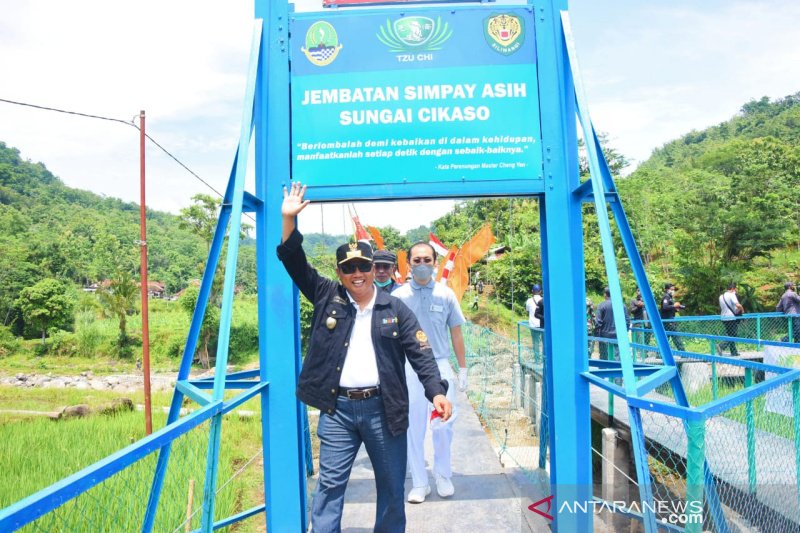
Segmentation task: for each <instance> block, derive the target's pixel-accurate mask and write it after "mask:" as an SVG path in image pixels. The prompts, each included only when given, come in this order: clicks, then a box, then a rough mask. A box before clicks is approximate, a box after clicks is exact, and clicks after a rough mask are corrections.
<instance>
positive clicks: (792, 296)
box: [775, 281, 800, 342]
mask: <svg viewBox="0 0 800 533" xmlns="http://www.w3.org/2000/svg"><path fill="white" fill-rule="evenodd" d="M783 288H784V289H785V291H784V293H783V294H782V295H781V299H780V301H779V302H778V305H776V306H775V310H776V311H777V312H779V313H783V314H785V315H798V314H800V296H798V295H797V293H796V292H794V283H792V282H791V281H787V282H786V283H784V284H783ZM791 325H792V334H791V335H788V336H787V339H788V341H789V342H800V317H794V318H792V319H791Z"/></svg>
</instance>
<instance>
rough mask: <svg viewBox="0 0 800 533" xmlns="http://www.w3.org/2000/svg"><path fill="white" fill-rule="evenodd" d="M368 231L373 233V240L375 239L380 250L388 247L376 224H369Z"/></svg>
mask: <svg viewBox="0 0 800 533" xmlns="http://www.w3.org/2000/svg"><path fill="white" fill-rule="evenodd" d="M367 231H368V232H369V234H370V235H372V240H373V241H375V246H377V248H378V250H383V249H384V248H386V244H384V242H383V237H381V232H380V231H378V228H376V227H375V226H367Z"/></svg>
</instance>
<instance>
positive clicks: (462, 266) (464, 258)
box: [447, 222, 497, 301]
mask: <svg viewBox="0 0 800 533" xmlns="http://www.w3.org/2000/svg"><path fill="white" fill-rule="evenodd" d="M495 242H497V239H496V238H495V236H494V234H493V233H492V227H491V225H489V223H488V222H487V223H486V224H484V225H483V227H482V228H481V229H479V230H478V232H477V233H476V234H475V235H473V236H472V238H471V239H470V240H468V241H467V242H465V243H464V245H463V246H462V247H461V249H460V250H459V251H458V254H456V259H455V261H454V263H455V264H454V265H453V269H452V271H451V272H450V277H449V278H448V281H447V284H448V285H449V286H450V288H451V289H453V292H455V293H456V296H457V297H458V300H459V301H461V298H462V297H463V296H464V293H465V292H466V290H467V287H468V286H469V267H471V266H472V265H474V264H475V263H476V262H478V260H480V259H481V258H482V257H483V256H484V255H486V253H487V252H488V251H489V247H490V246H491V245H492V244H494V243H495Z"/></svg>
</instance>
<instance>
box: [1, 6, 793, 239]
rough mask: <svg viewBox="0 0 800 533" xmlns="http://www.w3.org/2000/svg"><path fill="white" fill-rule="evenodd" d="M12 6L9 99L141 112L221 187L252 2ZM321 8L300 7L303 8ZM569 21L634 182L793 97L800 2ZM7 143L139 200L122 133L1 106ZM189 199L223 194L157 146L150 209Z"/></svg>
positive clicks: (382, 209) (6, 21) (603, 125)
mask: <svg viewBox="0 0 800 533" xmlns="http://www.w3.org/2000/svg"><path fill="white" fill-rule="evenodd" d="M4 4H5V5H4V6H3V17H2V18H0V73H2V75H0V99H4V100H13V101H18V102H24V103H29V104H35V105H39V106H46V107H52V108H59V109H64V110H69V111H76V112H80V113H86V114H92V115H99V116H103V117H109V118H114V119H118V120H122V121H127V122H129V121H132V120H133V119H134V117H136V120H137V121H138V115H139V111H140V110H145V111H146V117H147V119H146V121H147V122H146V130H147V132H148V134H149V135H150V136H151V137H153V138H154V139H155V140H156V141H158V143H159V144H161V145H162V146H163V147H165V148H166V149H167V150H168V151H169V152H170V153H172V154H173V155H174V156H175V157H176V158H178V159H179V160H180V161H181V162H183V163H184V164H185V165H186V166H187V167H189V168H190V169H191V170H192V171H194V172H195V173H196V174H197V175H199V176H200V177H201V178H202V179H203V180H204V181H206V182H208V183H209V184H211V185H212V186H213V187H214V188H215V189H216V190H218V191H222V190H224V188H225V184H226V182H227V179H228V175H229V173H230V165H231V163H232V160H233V155H234V152H235V149H236V145H237V142H238V135H239V130H240V121H241V116H242V106H243V98H244V91H245V81H246V69H247V61H248V54H249V48H250V39H251V35H252V23H253V4H252V1H251V0H230V1H222V0H215V1H212V0H138V1H137V2H108V1H107V0H102V1H100V0H73V1H70V2H63V1H62V0H30V1H25V2H23V1H13V0H12V1H10V2H5V3H4ZM318 5H319V1H315V0H302V1H299V3H298V5H297V10H298V11H302V10H309V9H315V8H316V7H317V6H318ZM570 18H571V21H572V29H573V34H574V38H575V44H576V48H577V52H578V57H579V62H580V67H581V73H582V74H581V78H582V80H583V83H584V87H585V91H586V95H587V99H588V102H589V108H590V112H591V116H592V120H593V123H594V126H595V129H596V130H597V131H599V132H605V133H607V134H608V139H609V142H610V145H611V146H613V147H614V148H615V149H617V150H618V151H619V152H621V153H622V154H623V155H625V156H626V157H627V158H628V159H629V160H630V161H631V162H632V165H631V167H630V168H629V169H628V171H630V170H633V169H634V168H635V166H636V164H637V163H639V162H642V161H644V160H646V159H647V157H648V156H649V155H650V153H651V152H652V150H653V149H655V148H658V147H660V146H662V145H663V144H665V143H666V142H669V141H670V140H672V139H675V138H677V137H680V136H681V135H683V134H685V133H687V132H689V131H691V130H692V129H703V128H705V127H708V126H711V125H714V124H718V123H719V122H722V121H724V120H727V119H729V118H730V117H732V116H733V115H734V114H736V113H737V112H738V111H739V109H740V108H741V106H742V104H744V103H745V102H747V101H749V100H751V99H758V98H761V97H763V96H768V97H770V98H773V99H775V98H781V97H784V96H786V95H789V94H793V93H796V92H798V91H800V39H797V38H796V37H795V35H796V25H797V22H798V21H800V2H788V1H785V0H747V1H746V0H703V1H702V2H700V1H697V0H671V1H666V0H649V1H644V0H639V1H632V0H573V1H571V2H570ZM0 141H2V142H5V143H6V144H7V145H9V146H13V147H15V148H17V149H19V150H20V152H21V154H22V156H23V158H25V159H28V160H31V161H33V162H42V163H44V164H45V166H46V167H47V168H48V169H49V170H50V171H51V172H52V173H53V174H55V175H56V176H58V177H59V178H61V180H62V181H64V183H66V184H67V185H68V186H70V187H76V188H80V189H87V190H90V191H93V192H95V193H98V194H102V195H105V196H113V197H117V198H122V199H123V200H126V201H134V202H137V203H138V200H139V133H138V131H137V130H136V129H134V128H132V127H130V126H127V125H126V124H122V123H120V122H112V121H103V120H96V119H89V118H85V117H80V116H76V115H67V114H61V113H55V112H51V111H43V110H38V109H34V108H31V107H23V106H18V105H12V104H8V103H4V102H0ZM251 180H252V177H251ZM196 193H209V194H212V195H213V194H214V193H213V192H212V191H211V190H210V189H208V188H207V187H206V185H204V184H203V183H201V182H200V181H199V180H197V179H196V178H195V177H193V176H192V175H191V174H190V173H189V172H187V171H186V170H185V169H183V168H182V167H180V166H179V165H178V164H177V163H175V162H174V161H173V160H172V159H170V158H169V157H168V156H166V155H165V154H164V153H163V152H161V151H160V150H158V149H157V148H155V147H154V146H153V145H148V151H147V204H148V206H149V207H150V208H152V209H157V210H162V211H169V212H172V213H177V212H178V211H179V210H180V209H181V208H182V207H186V206H187V205H189V204H190V202H191V197H192V195H194V194H196ZM451 207H452V201H448V200H442V201H435V202H425V203H421V202H413V203H412V202H390V203H385V202H384V203H380V202H373V203H359V204H357V205H356V209H357V211H358V214H359V215H360V218H361V219H362V221H363V222H364V223H366V224H370V225H374V226H386V225H392V226H394V227H395V228H398V229H400V230H401V231H407V230H408V229H412V228H416V227H418V226H419V225H421V224H428V223H429V222H431V221H432V220H435V219H436V218H438V217H440V216H442V215H443V214H444V213H446V212H447V211H448V210H449V209H450V208H451ZM300 225H301V229H303V230H304V231H306V232H309V231H320V230H321V229H324V231H325V232H326V233H329V234H340V233H347V232H349V231H350V228H349V222H348V220H347V217H346V216H345V209H344V208H343V206H341V205H325V206H324V207H323V206H313V205H312V206H311V207H309V208H308V209H307V210H306V212H305V213H303V215H301V218H300Z"/></svg>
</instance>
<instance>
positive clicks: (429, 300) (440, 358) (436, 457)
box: [392, 242, 467, 503]
mask: <svg viewBox="0 0 800 533" xmlns="http://www.w3.org/2000/svg"><path fill="white" fill-rule="evenodd" d="M408 263H409V266H410V267H411V268H410V270H411V276H412V277H411V281H410V282H409V283H406V284H405V285H402V286H400V287H399V288H398V289H396V290H395V291H394V292H393V293H392V296H397V297H398V298H400V300H402V301H403V302H404V303H405V304H406V305H407V306H408V307H409V308H411V310H412V311H413V312H414V314H415V315H416V317H417V320H419V323H420V326H421V327H422V330H423V331H424V332H425V334H426V335H427V336H428V339H429V341H430V343H431V347H432V348H433V355H434V356H435V357H436V363H437V365H438V366H439V373H440V374H441V375H442V379H446V380H447V381H448V384H449V388H448V391H447V398H448V399H449V400H450V402H451V403H454V402H455V386H454V385H455V376H454V374H453V369H452V367H451V366H450V362H449V358H450V343H452V346H453V351H454V352H455V354H456V359H457V360H458V366H459V370H458V385H459V389H460V390H462V391H464V390H466V389H467V368H466V366H467V363H466V358H465V349H464V336H463V333H462V331H461V324H463V323H464V321H465V320H464V315H463V314H462V313H461V306H460V304H459V302H458V299H457V298H456V295H455V293H454V292H453V290H452V289H450V287H448V286H447V285H445V284H444V283H436V280H435V279H434V278H433V266H434V265H435V264H436V251H435V250H434V249H433V247H432V246H431V245H430V244H428V243H427V242H418V243H416V244H414V245H413V246H411V248H410V249H409V250H408ZM448 332H449V337H450V338H449V341H450V342H448ZM406 379H407V382H408V401H409V415H408V419H409V420H408V466H409V469H410V470H411V481H412V488H411V492H409V494H408V501H409V502H410V503H422V502H424V501H425V497H426V496H427V495H428V494H430V492H431V488H430V484H429V483H428V473H427V472H426V471H425V453H424V443H425V432H426V431H427V426H428V420H429V419H430V414H431V410H430V403H428V401H427V400H426V399H425V396H424V394H423V390H422V386H421V384H420V382H419V380H418V379H417V378H416V376H415V375H414V373H413V372H412V371H411V368H410V367H409V366H408V365H406ZM432 437H433V452H434V453H433V474H434V478H435V479H436V492H437V493H438V494H439V496H441V497H442V498H446V497H448V496H452V495H453V493H454V492H455V489H454V487H453V482H452V481H451V480H450V478H451V477H452V476H453V472H452V468H451V463H450V445H451V443H452V441H453V428H452V424H440V425H438V427H436V428H434V429H432Z"/></svg>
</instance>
